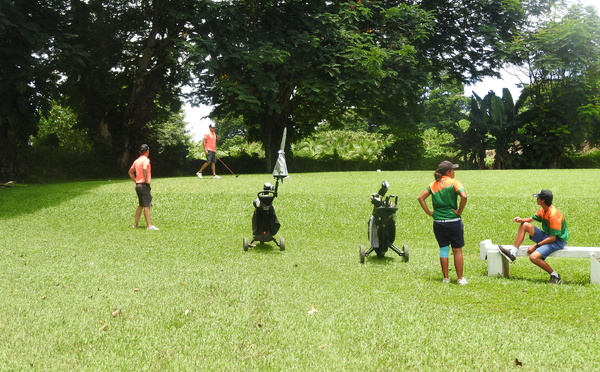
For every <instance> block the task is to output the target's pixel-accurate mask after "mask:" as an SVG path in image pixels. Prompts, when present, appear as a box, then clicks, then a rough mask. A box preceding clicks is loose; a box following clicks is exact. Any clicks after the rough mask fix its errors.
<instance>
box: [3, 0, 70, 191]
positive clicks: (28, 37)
mask: <svg viewBox="0 0 600 372" xmlns="http://www.w3.org/2000/svg"><path fill="white" fill-rule="evenodd" d="M61 5H62V1H58V0H57V1H38V0H0V15H1V16H0V81H1V84H0V97H2V99H0V179H21V178H22V177H23V176H24V175H25V158H24V157H25V152H26V151H27V142H28V140H29V137H30V136H31V135H32V134H35V132H36V129H37V122H38V120H39V117H38V113H39V110H40V109H42V108H43V107H49V101H48V100H47V97H49V93H50V90H51V86H52V84H51V68H50V67H49V66H48V63H47V60H46V59H45V56H46V55H47V54H48V53H49V51H50V45H49V40H51V36H52V35H53V30H54V26H55V24H56V23H57V14H58V11H57V10H56V9H57V8H58V9H59V8H60V6H61Z"/></svg>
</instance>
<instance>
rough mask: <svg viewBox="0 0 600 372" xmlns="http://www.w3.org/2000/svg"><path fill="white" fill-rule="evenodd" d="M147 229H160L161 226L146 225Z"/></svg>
mask: <svg viewBox="0 0 600 372" xmlns="http://www.w3.org/2000/svg"><path fill="white" fill-rule="evenodd" d="M146 230H159V228H158V227H156V226H154V225H152V226H148V227H146Z"/></svg>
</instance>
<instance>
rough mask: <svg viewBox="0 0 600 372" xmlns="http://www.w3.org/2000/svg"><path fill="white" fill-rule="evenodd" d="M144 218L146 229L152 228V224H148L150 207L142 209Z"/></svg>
mask: <svg viewBox="0 0 600 372" xmlns="http://www.w3.org/2000/svg"><path fill="white" fill-rule="evenodd" d="M144 218H145V219H146V227H150V226H152V222H150V207H144Z"/></svg>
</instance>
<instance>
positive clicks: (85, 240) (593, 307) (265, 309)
mask: <svg viewBox="0 0 600 372" xmlns="http://www.w3.org/2000/svg"><path fill="white" fill-rule="evenodd" d="M457 178H458V179H459V180H461V182H463V184H464V185H465V187H466V189H467V192H468V194H469V202H468V204H467V208H466V210H465V213H464V216H463V218H464V222H465V229H466V246H465V248H464V255H465V277H466V278H467V279H468V280H469V284H468V285H467V286H459V285H457V284H456V276H455V274H454V273H453V272H451V278H452V280H453V283H452V284H450V285H444V284H442V283H441V279H442V277H441V273H440V269H439V259H438V255H439V250H438V248H437V246H436V243H435V239H434V237H433V233H432V232H431V220H430V218H429V217H428V216H427V215H425V213H423V212H422V210H421V209H420V207H419V205H418V203H417V200H416V197H417V195H418V194H419V193H420V192H421V190H422V189H423V188H424V187H425V186H426V185H427V184H428V183H429V182H431V180H432V179H433V176H432V172H381V173H379V172H358V173H314V174H293V173H292V174H291V178H290V179H288V180H285V182H284V183H283V184H282V185H280V189H279V191H280V193H279V197H278V198H277V199H276V200H275V203H274V206H275V208H276V209H277V214H278V217H279V220H280V222H281V224H282V227H281V230H280V231H279V233H278V234H277V237H284V238H285V241H286V250H285V251H284V252H280V251H279V250H278V249H277V247H276V246H275V245H274V244H269V245H267V246H263V247H257V248H250V250H249V251H248V252H243V251H242V239H243V237H251V235H252V234H251V232H252V229H251V215H252V212H253V207H252V204H251V203H252V200H253V199H254V198H255V197H256V193H257V192H258V191H259V190H260V189H261V187H262V184H263V183H264V182H266V181H269V182H272V181H273V179H272V177H270V175H268V174H265V175H241V176H240V177H239V178H235V177H233V176H224V177H223V179H221V180H213V179H203V180H200V179H198V178H196V177H194V176H190V177H185V178H168V179H160V178H158V179H155V180H154V182H153V187H152V191H153V195H154V204H155V206H154V208H153V209H152V220H153V223H154V224H155V225H156V226H158V227H159V228H160V231H146V230H145V229H133V228H131V225H132V223H133V214H134V211H135V208H136V206H137V199H136V196H135V192H134V188H133V183H132V182H131V181H128V180H125V179H123V180H112V181H109V180H105V181H95V182H73V183H61V184H50V185H19V186H16V187H13V188H9V189H1V190H0V232H1V234H0V254H1V255H2V259H1V261H0V265H1V267H0V313H1V314H2V316H1V317H0V333H1V334H2V342H1V343H0V370H7V371H8V370H11V371H13V370H14V371H20V370H55V371H65V370H74V371H85V370H89V371H99V370H105V371H109V370H112V371H139V370H149V371H164V370H173V371H191V370H207V371H214V370H217V371H238V370H261V371H263V370H266V371H280V370H290V371H308V370H316V371H338V370H345V371H357V370H365V371H366V370H368V371H382V370H389V371H403V370H406V371H409V370H426V371H428V370H430V371H442V370H443V371H453V370H455V371H467V370H472V371H511V370H515V368H520V367H515V358H518V360H519V361H521V362H522V363H523V366H522V368H523V370H530V371H551V370H554V371H558V370H565V371H566V370H569V371H572V370H600V358H598V355H599V352H598V345H600V337H599V334H600V332H598V330H597V329H598V324H600V301H599V296H600V286H599V285H593V284H590V283H589V261H588V260H584V259H568V258H549V260H548V262H549V263H550V264H551V265H552V266H553V267H554V268H555V269H556V270H557V271H558V272H559V273H560V274H561V276H562V277H563V281H564V284H562V285H549V284H547V283H546V281H547V280H548V275H547V274H546V273H545V272H543V271H542V270H541V269H539V268H538V267H536V266H534V265H533V264H531V263H530V262H529V260H527V259H526V258H520V259H519V260H517V262H516V263H515V264H514V265H512V267H511V275H512V276H513V277H512V278H510V279H506V278H500V277H488V276H487V275H486V272H487V271H486V270H487V269H486V263H485V261H480V260H479V242H480V241H481V240H484V239H492V241H493V242H498V243H511V242H512V239H513V236H514V233H515V231H516V228H517V224H515V223H513V222H512V221H511V220H512V218H513V217H514V216H517V215H519V216H522V217H525V216H530V215H531V214H533V213H534V212H535V210H536V209H537V205H536V203H535V198H533V197H532V196H531V195H532V193H534V192H537V191H539V190H540V189H541V188H549V189H551V190H552V191H553V192H554V195H555V200H554V204H555V205H556V206H557V207H558V208H559V209H560V210H561V211H563V213H564V214H565V215H566V218H567V221H568V223H569V227H570V231H571V241H570V242H569V245H574V246H598V245H599V242H598V228H597V221H598V220H600V198H599V197H598V196H597V194H596V193H595V192H594V191H593V190H595V180H597V179H600V170H548V171H534V170H528V171H458V172H457ZM383 180H387V181H389V182H390V184H391V187H390V191H389V193H392V194H399V196H400V197H399V207H400V209H399V211H398V214H397V236H396V243H397V244H398V245H402V244H407V245H408V246H409V247H410V261H409V262H404V261H403V259H402V258H401V257H398V256H397V255H395V253H393V252H391V251H390V252H388V254H387V255H386V258H384V259H377V258H376V257H375V255H374V254H373V255H372V256H370V257H368V258H367V262H366V264H364V265H361V264H360V263H359V245H360V244H364V245H368V240H367V220H368V218H369V216H370V214H371V205H370V202H369V195H370V194H371V193H373V192H376V191H377V190H378V189H379V185H380V183H381V181H383ZM141 224H142V225H143V218H142V221H141ZM313 308H314V309H317V311H311V309H313ZM117 310H118V314H117V313H115V312H116V311H117ZM113 313H114V315H116V316H114V315H113Z"/></svg>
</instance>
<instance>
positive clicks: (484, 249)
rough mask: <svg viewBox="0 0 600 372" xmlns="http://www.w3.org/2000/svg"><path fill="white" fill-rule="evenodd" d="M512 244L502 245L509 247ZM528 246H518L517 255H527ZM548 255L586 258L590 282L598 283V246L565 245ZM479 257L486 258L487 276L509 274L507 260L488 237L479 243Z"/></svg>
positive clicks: (599, 277) (599, 254) (506, 275)
mask: <svg viewBox="0 0 600 372" xmlns="http://www.w3.org/2000/svg"><path fill="white" fill-rule="evenodd" d="M511 245H512V244H507V245H503V246H505V247H510V246H511ZM527 248H529V246H525V245H522V246H520V247H519V252H518V253H517V257H520V256H529V254H528V253H527ZM550 257H575V258H587V259H589V260H590V282H592V283H594V284H600V247H569V246H567V247H565V248H563V249H561V250H559V251H556V252H553V253H552V254H551V255H550ZM479 258H481V259H482V260H487V268H488V276H495V275H499V274H502V275H503V276H505V277H507V278H508V277H509V275H510V267H509V265H510V264H509V263H508V261H507V260H506V259H505V258H504V256H502V255H501V254H500V251H499V250H498V244H493V243H492V241H491V240H490V239H488V240H484V241H482V242H481V243H479Z"/></svg>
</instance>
